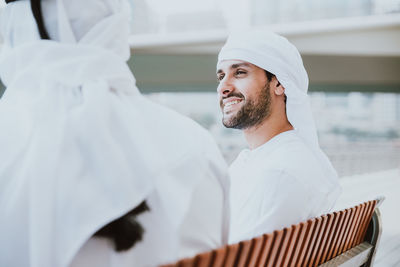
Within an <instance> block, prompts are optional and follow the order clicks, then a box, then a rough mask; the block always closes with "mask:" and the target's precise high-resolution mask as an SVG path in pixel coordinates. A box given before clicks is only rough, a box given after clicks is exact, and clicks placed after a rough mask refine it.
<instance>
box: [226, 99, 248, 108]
mask: <svg viewBox="0 0 400 267" xmlns="http://www.w3.org/2000/svg"><path fill="white" fill-rule="evenodd" d="M242 100H243V99H241V98H237V97H235V98H233V97H230V98H226V99H224V100H223V105H224V106H223V108H224V110H226V109H231V108H233V107H234V106H235V105H236V104H238V103H240V102H242Z"/></svg>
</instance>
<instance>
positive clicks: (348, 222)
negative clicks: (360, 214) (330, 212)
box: [338, 208, 355, 254]
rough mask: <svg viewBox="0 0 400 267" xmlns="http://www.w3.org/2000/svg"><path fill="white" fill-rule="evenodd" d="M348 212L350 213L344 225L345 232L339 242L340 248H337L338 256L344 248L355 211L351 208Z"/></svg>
mask: <svg viewBox="0 0 400 267" xmlns="http://www.w3.org/2000/svg"><path fill="white" fill-rule="evenodd" d="M349 212H350V217H349V220H348V221H347V223H346V231H345V232H344V235H343V238H342V240H341V242H340V247H339V251H338V254H341V253H343V252H344V248H345V246H346V241H347V237H348V235H349V233H350V228H351V225H352V224H353V221H354V215H355V209H354V208H351V209H350V211H349Z"/></svg>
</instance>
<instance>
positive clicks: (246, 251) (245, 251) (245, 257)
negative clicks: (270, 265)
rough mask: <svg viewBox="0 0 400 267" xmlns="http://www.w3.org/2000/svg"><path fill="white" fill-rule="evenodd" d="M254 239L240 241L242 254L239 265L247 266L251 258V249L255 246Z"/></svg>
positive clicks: (241, 266)
mask: <svg viewBox="0 0 400 267" xmlns="http://www.w3.org/2000/svg"><path fill="white" fill-rule="evenodd" d="M253 241H254V240H253V239H252V240H249V241H244V242H240V254H239V258H238V264H237V267H247V266H248V261H249V258H250V250H251V248H252V246H253Z"/></svg>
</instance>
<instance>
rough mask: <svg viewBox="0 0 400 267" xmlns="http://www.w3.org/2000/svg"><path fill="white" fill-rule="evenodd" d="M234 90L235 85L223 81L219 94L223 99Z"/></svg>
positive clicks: (218, 89)
mask: <svg viewBox="0 0 400 267" xmlns="http://www.w3.org/2000/svg"><path fill="white" fill-rule="evenodd" d="M233 90H234V87H233V85H232V84H231V83H230V82H229V80H222V81H221V82H220V83H219V85H218V88H217V91H218V94H219V95H220V96H221V97H225V96H227V95H229V94H230V93H231V92H232V91H233Z"/></svg>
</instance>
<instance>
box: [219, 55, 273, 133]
mask: <svg viewBox="0 0 400 267" xmlns="http://www.w3.org/2000/svg"><path fill="white" fill-rule="evenodd" d="M217 68H218V70H217V79H218V81H219V85H218V88H217V92H218V97H219V101H220V106H221V110H222V114H223V118H222V123H223V125H224V126H225V127H227V128H235V129H248V128H251V127H254V126H257V125H259V124H260V123H261V122H263V121H264V119H265V118H267V117H268V116H269V114H270V106H271V95H270V92H269V91H270V88H269V81H268V79H267V76H266V74H265V70H263V69H261V68H259V67H257V66H255V65H253V64H250V63H248V62H245V61H241V60H224V61H222V62H220V63H219V64H218V66H217Z"/></svg>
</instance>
